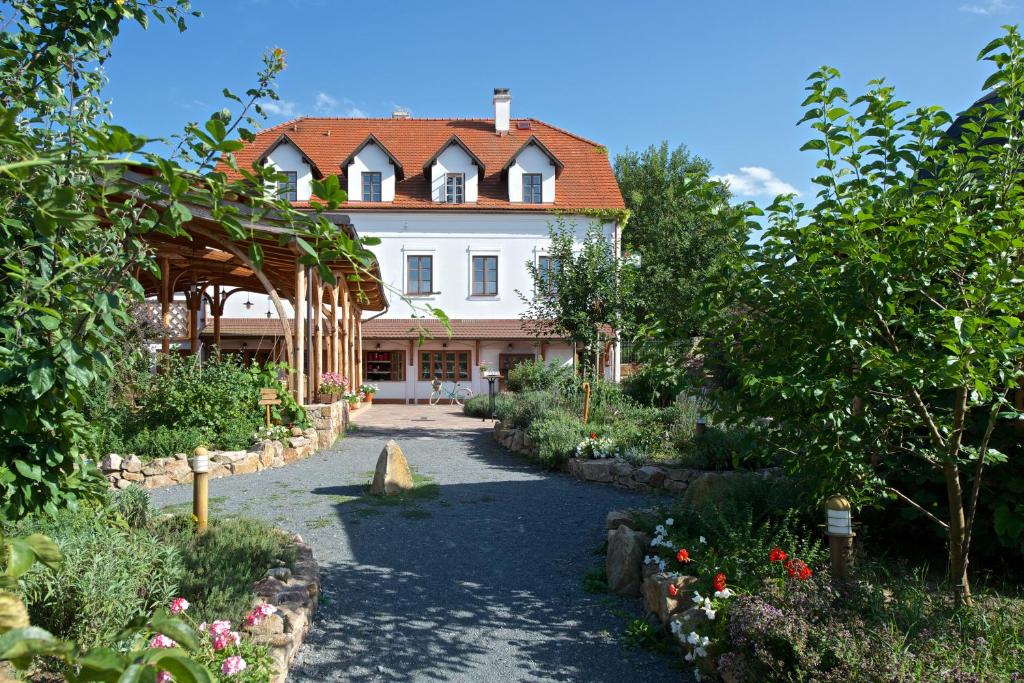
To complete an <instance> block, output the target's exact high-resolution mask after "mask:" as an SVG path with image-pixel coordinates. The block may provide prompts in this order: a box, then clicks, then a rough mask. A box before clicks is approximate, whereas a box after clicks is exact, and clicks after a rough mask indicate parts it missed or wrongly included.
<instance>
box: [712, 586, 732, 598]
mask: <svg viewBox="0 0 1024 683" xmlns="http://www.w3.org/2000/svg"><path fill="white" fill-rule="evenodd" d="M715 597H716V598H722V599H723V600H724V599H726V598H731V597H732V591H731V590H729V589H728V588H726V589H725V590H720V591H715Z"/></svg>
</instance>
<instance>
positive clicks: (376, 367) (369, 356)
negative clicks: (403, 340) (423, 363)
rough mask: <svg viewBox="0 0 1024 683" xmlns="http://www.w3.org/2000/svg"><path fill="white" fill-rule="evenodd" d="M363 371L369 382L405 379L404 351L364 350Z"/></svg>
mask: <svg viewBox="0 0 1024 683" xmlns="http://www.w3.org/2000/svg"><path fill="white" fill-rule="evenodd" d="M363 372H364V374H365V375H366V379H367V381H370V382H402V381H405V351H364V352H363Z"/></svg>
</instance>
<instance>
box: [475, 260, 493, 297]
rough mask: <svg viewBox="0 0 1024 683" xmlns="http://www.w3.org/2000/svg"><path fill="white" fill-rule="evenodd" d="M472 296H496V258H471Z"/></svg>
mask: <svg viewBox="0 0 1024 683" xmlns="http://www.w3.org/2000/svg"><path fill="white" fill-rule="evenodd" d="M472 291H473V296H496V295H497V294H498V257H497V256H474V257H473V290H472Z"/></svg>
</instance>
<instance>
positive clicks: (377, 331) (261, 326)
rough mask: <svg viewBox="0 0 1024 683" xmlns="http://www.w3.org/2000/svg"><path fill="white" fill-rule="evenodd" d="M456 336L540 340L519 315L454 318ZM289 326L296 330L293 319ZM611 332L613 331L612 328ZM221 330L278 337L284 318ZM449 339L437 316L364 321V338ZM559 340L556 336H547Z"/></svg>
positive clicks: (224, 322) (227, 323)
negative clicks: (487, 317) (495, 317)
mask: <svg viewBox="0 0 1024 683" xmlns="http://www.w3.org/2000/svg"><path fill="white" fill-rule="evenodd" d="M449 322H450V323H451V327H452V335H451V338H452V339H494V340H500V341H513V340H526V339H530V340H533V339H540V338H538V337H537V336H536V335H535V334H533V332H531V330H530V328H529V327H528V326H527V324H526V323H524V322H523V321H522V320H519V319H517V318H500V319H496V320H483V319H475V320H469V319H453V320H450V321H449ZM288 326H289V329H293V330H294V329H295V328H294V323H293V321H292V320H289V321H288ZM609 332H610V331H609ZM220 333H221V336H224V337H260V336H265V337H274V336H279V335H280V334H281V321H280V320H278V319H277V318H221V320H220ZM421 333H423V334H424V337H425V338H428V339H429V338H434V339H448V332H447V330H445V329H444V326H443V325H442V324H441V322H440V321H439V320H436V319H434V318H377V319H375V320H368V321H366V322H364V323H363V339H417V338H418V337H419V336H420V334H421ZM202 334H203V335H207V336H209V335H212V334H213V324H212V323H211V322H210V321H207V324H206V327H205V328H203V330H202ZM547 338H548V339H555V337H547Z"/></svg>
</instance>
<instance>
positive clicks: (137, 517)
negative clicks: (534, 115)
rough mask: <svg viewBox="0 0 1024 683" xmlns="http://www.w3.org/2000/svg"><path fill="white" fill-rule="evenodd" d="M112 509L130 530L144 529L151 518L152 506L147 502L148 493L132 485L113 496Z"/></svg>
mask: <svg viewBox="0 0 1024 683" xmlns="http://www.w3.org/2000/svg"><path fill="white" fill-rule="evenodd" d="M113 505H114V509H115V510H117V513H118V514H119V515H121V518H122V519H123V520H124V521H125V523H126V524H127V525H128V526H129V527H131V528H132V529H145V528H146V527H147V526H149V522H150V520H151V519H152V517H153V505H152V503H150V501H149V492H148V491H147V490H146V489H144V488H142V487H141V486H139V485H138V484H132V485H131V486H129V487H128V488H126V489H123V490H121V491H118V492H117V493H116V494H114V501H113Z"/></svg>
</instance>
